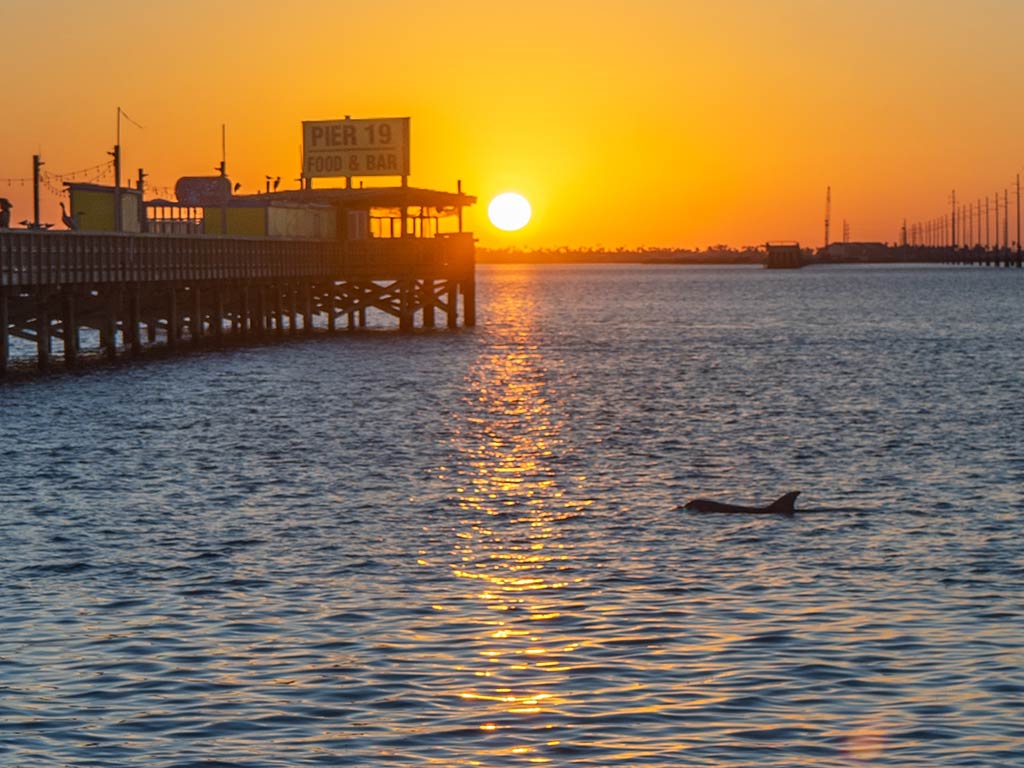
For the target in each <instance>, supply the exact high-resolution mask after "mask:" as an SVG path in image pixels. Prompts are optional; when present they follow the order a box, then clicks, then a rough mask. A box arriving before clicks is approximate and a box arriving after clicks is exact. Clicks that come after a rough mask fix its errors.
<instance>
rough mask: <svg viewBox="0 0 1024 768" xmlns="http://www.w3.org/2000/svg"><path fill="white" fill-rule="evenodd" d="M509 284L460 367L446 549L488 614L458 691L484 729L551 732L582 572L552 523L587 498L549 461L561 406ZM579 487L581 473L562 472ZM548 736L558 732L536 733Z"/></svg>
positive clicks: (524, 298) (520, 297) (525, 275)
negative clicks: (453, 516)
mask: <svg viewBox="0 0 1024 768" xmlns="http://www.w3.org/2000/svg"><path fill="white" fill-rule="evenodd" d="M533 275H534V273H532V272H530V271H522V272H520V273H518V275H517V278H518V285H516V286H514V287H513V289H512V290H505V291H503V292H502V293H500V294H499V295H497V296H495V297H494V298H493V299H492V302H491V304H490V305H489V308H488V310H489V314H490V319H489V330H490V331H491V332H497V333H500V334H501V336H502V339H501V341H500V342H499V343H497V344H492V345H488V347H487V352H486V354H483V355H481V357H480V358H479V359H478V361H477V364H476V366H475V367H474V369H473V370H471V371H470V372H469V373H468V375H467V383H468V385H469V386H468V393H469V394H468V395H467V398H468V399H469V400H471V402H469V403H467V405H468V406H470V407H469V408H467V411H468V413H469V414H472V415H469V416H467V418H466V423H465V424H464V425H463V427H462V429H461V430H460V433H459V434H458V436H457V440H458V441H459V444H460V450H461V452H463V457H462V463H463V465H464V466H465V467H466V468H468V471H469V474H468V475H466V476H464V477H462V478H460V480H461V484H460V486H459V487H458V488H457V494H458V506H459V510H460V529H459V530H458V531H457V532H456V533H455V540H454V542H453V547H452V555H453V559H452V562H451V569H452V572H453V573H454V574H455V575H456V576H457V577H458V578H459V579H461V580H465V582H467V583H469V584H472V587H471V589H472V590H473V594H474V596H475V599H476V600H477V601H478V602H479V604H480V606H482V607H483V608H484V609H485V610H486V613H485V615H486V616H487V618H486V619H485V620H484V622H483V626H481V628H480V632H479V634H478V637H477V640H478V643H477V647H478V649H479V650H477V651H476V658H474V659H468V658H467V659H464V660H463V661H464V662H465V664H466V665H467V667H471V668H472V670H471V671H472V673H473V676H474V677H475V678H476V679H477V680H478V684H476V685H473V686H469V687H467V688H466V689H465V690H464V691H462V692H461V693H460V697H461V699H462V700H463V701H464V702H466V703H473V704H477V705H479V707H478V711H479V727H480V729H481V730H482V731H485V732H495V731H501V730H502V729H505V728H515V727H516V726H517V725H518V724H519V722H518V721H520V720H522V719H524V718H526V719H527V720H528V728H529V730H530V731H531V733H536V732H537V731H538V730H539V731H543V730H550V729H551V728H553V727H554V726H553V725H551V724H550V723H547V724H546V723H545V721H544V717H545V714H546V713H552V712H555V711H558V710H560V709H561V708H563V707H565V706H567V705H569V704H571V703H572V702H570V701H569V700H568V699H567V693H566V691H565V686H564V683H565V682H566V677H567V673H568V672H569V671H570V669H571V661H570V659H571V656H572V654H573V652H574V651H575V650H577V648H578V647H579V642H578V641H574V640H572V639H571V637H569V636H567V635H566V634H565V632H563V631H551V630H550V629H549V628H550V627H552V626H553V625H555V624H557V622H558V621H559V619H560V618H561V616H562V610H563V603H564V601H565V600H566V599H567V598H566V594H565V593H566V591H567V590H569V589H571V588H572V587H573V586H575V585H578V584H579V583H580V582H581V581H583V580H584V577H583V576H581V575H573V573H577V574H578V573H579V571H580V569H579V568H574V567H573V565H574V564H573V562H572V560H573V557H574V552H573V549H572V546H571V545H569V544H567V543H566V541H565V540H564V539H563V537H562V533H561V527H562V526H563V525H566V524H570V523H571V521H572V520H574V519H575V518H577V517H579V516H580V515H582V514H583V513H584V511H585V510H586V508H587V507H588V506H589V505H590V503H591V502H590V501H589V500H587V499H582V500H581V499H579V498H578V494H572V495H571V496H570V494H567V493H566V491H567V490H568V489H566V488H564V487H560V484H561V483H563V482H564V480H565V479H564V478H562V477H561V473H559V472H556V471H555V469H554V468H553V466H552V462H553V461H554V458H555V456H556V454H561V453H562V452H563V451H564V450H565V445H564V437H563V434H562V430H563V427H564V418H565V416H564V413H563V412H562V411H561V410H560V407H559V405H560V404H559V403H558V402H557V393H556V392H553V391H552V387H551V383H550V382H549V381H548V377H547V375H546V371H545V367H544V361H543V359H542V355H541V353H540V352H539V350H538V348H537V346H536V343H535V341H534V340H533V338H532V335H533V334H532V329H531V319H532V318H533V317H535V312H534V309H533V307H531V303H532V298H531V297H532V295H533V291H532V290H531V286H530V283H531V281H532V279H533ZM571 480H572V481H573V482H574V483H578V484H582V483H583V481H584V480H585V478H583V477H574V478H571ZM544 743H545V745H546V746H548V747H550V746H555V745H557V740H548V741H546V742H544ZM535 746H536V745H531V744H529V743H523V744H519V745H516V746H509V747H508V749H507V752H508V753H509V754H511V755H516V756H517V758H518V759H520V760H528V761H530V762H536V763H543V762H548V760H547V759H546V758H544V757H541V756H537V755H534V756H533V757H530V753H533V752H535Z"/></svg>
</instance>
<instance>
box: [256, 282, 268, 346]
mask: <svg viewBox="0 0 1024 768" xmlns="http://www.w3.org/2000/svg"><path fill="white" fill-rule="evenodd" d="M253 320H254V321H255V322H254V323H253V327H254V330H255V332H256V335H257V336H258V337H259V338H261V339H262V338H263V337H264V336H266V334H267V289H266V288H265V287H264V286H263V284H262V283H261V284H260V285H257V286H256V314H255V315H254V316H253Z"/></svg>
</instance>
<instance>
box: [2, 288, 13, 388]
mask: <svg viewBox="0 0 1024 768" xmlns="http://www.w3.org/2000/svg"><path fill="white" fill-rule="evenodd" d="M9 312H10V310H9V309H8V307H7V291H6V290H4V289H3V288H2V287H0V376H3V375H4V374H6V373H7V361H8V360H9V359H10V348H11V342H10V340H9V337H8V330H9V329H8V327H7V326H8V323H9V322H10V317H9Z"/></svg>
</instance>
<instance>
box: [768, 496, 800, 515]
mask: <svg viewBox="0 0 1024 768" xmlns="http://www.w3.org/2000/svg"><path fill="white" fill-rule="evenodd" d="M799 495H800V491H792V492H791V493H787V494H786V495H785V496H780V497H779V498H778V499H776V500H775V501H773V502H772V503H771V504H770V505H769V507H768V509H770V510H771V511H772V512H781V513H782V514H785V515H791V514H793V504H795V503H796V497H797V496H799Z"/></svg>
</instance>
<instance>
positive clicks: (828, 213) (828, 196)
mask: <svg viewBox="0 0 1024 768" xmlns="http://www.w3.org/2000/svg"><path fill="white" fill-rule="evenodd" d="M831 219H832V187H831V186H829V187H826V188H825V247H826V248H828V225H829V223H830V222H831Z"/></svg>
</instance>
